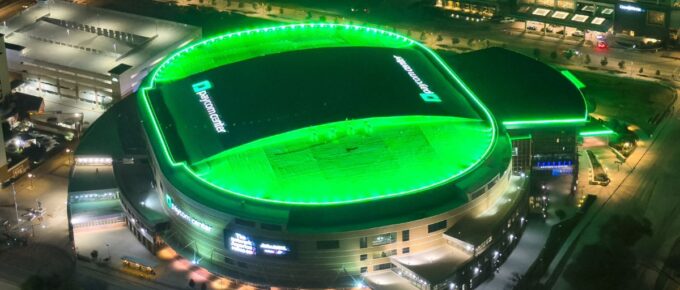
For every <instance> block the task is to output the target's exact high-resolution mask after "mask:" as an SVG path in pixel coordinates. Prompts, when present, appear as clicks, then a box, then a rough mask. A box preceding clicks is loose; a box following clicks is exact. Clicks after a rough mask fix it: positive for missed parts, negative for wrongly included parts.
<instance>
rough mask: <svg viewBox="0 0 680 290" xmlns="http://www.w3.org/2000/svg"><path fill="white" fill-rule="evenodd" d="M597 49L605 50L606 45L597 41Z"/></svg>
mask: <svg viewBox="0 0 680 290" xmlns="http://www.w3.org/2000/svg"><path fill="white" fill-rule="evenodd" d="M597 48H600V49H605V48H607V43H606V42H604V41H598V42H597Z"/></svg>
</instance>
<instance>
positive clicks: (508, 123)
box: [503, 115, 588, 127]
mask: <svg viewBox="0 0 680 290" xmlns="http://www.w3.org/2000/svg"><path fill="white" fill-rule="evenodd" d="M586 121H588V118H587V115H586V118H584V119H554V120H531V121H503V125H506V126H508V127H519V126H521V125H555V124H565V123H573V124H577V123H585V122H586Z"/></svg>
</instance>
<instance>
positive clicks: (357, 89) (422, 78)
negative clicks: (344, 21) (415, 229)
mask: <svg viewBox="0 0 680 290" xmlns="http://www.w3.org/2000/svg"><path fill="white" fill-rule="evenodd" d="M139 100H140V109H141V111H142V118H143V119H144V121H145V122H144V124H145V125H146V126H147V127H146V129H147V133H148V134H149V135H150V140H151V143H152V145H153V146H154V150H155V152H156V154H157V157H158V158H159V160H160V161H159V163H161V167H162V168H165V169H166V170H164V173H165V174H166V177H168V179H170V180H174V185H175V186H180V187H181V185H182V184H183V183H186V182H190V183H196V184H201V185H204V186H207V187H208V188H210V189H211V191H214V192H218V193H226V194H228V195H229V196H231V197H232V198H233V197H240V198H245V199H247V200H251V201H259V202H266V203H273V204H287V205H337V204H347V203H355V202H358V201H368V200H376V199H384V198H387V197H393V196H400V195H407V194H411V193H415V192H420V191H424V190H427V189H432V188H436V187H439V186H440V185H444V184H450V183H451V181H453V180H456V179H457V178H459V177H461V176H464V175H465V174H466V173H469V172H470V171H471V170H473V169H474V168H476V167H477V166H478V165H479V164H480V163H482V162H483V161H485V160H486V158H487V157H488V155H489V154H490V152H491V151H492V149H493V148H494V145H495V144H496V142H497V140H496V139H497V138H498V128H497V127H496V123H495V120H494V119H493V116H492V115H491V113H490V112H489V111H488V110H487V109H486V108H485V107H484V105H483V104H482V103H481V102H480V101H479V100H478V99H477V98H476V97H475V95H474V93H472V91H470V90H469V89H468V88H467V87H466V85H465V84H464V83H463V82H462V81H461V80H460V78H458V76H457V75H456V74H455V73H454V72H453V71H452V70H450V69H449V68H448V66H446V65H445V64H444V63H443V61H442V60H441V59H440V58H439V57H438V56H437V55H436V54H435V53H433V52H432V51H431V50H429V49H427V48H426V47H425V46H424V45H422V44H420V43H418V42H415V41H413V40H410V39H408V38H405V37H402V36H399V35H397V34H394V33H391V32H386V31H382V30H378V29H373V28H365V27H360V26H353V25H334V24H296V25H286V26H279V27H272V28H265V29H254V30H248V31H242V32H237V33H230V34H225V35H220V36H217V37H214V38H210V39H206V40H204V41H201V42H199V43H196V44H193V45H191V46H188V47H186V48H185V49H182V50H180V51H178V52H177V53H175V54H173V55H172V56H170V57H169V58H167V59H166V60H165V61H163V62H162V63H161V64H160V65H159V67H158V68H157V70H155V71H154V72H153V73H152V74H151V77H150V78H149V79H148V83H147V84H146V86H145V87H143V88H142V90H141V94H140V98H139ZM424 160H426V162H423V161H424ZM167 169H169V170H167ZM414 172H417V173H418V174H414ZM177 174H180V175H181V176H178V175H177ZM173 176H174V177H175V178H174V179H173ZM458 192H460V191H458ZM207 194H208V193H204V194H203V195H207ZM463 194H464V193H463ZM195 198H201V197H200V196H196V197H195ZM459 199H461V200H465V199H466V198H460V197H459Z"/></svg>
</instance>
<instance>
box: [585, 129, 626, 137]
mask: <svg viewBox="0 0 680 290" xmlns="http://www.w3.org/2000/svg"><path fill="white" fill-rule="evenodd" d="M578 134H579V135H580V136H604V135H618V134H617V133H616V132H614V131H612V130H598V131H586V132H579V133H578Z"/></svg>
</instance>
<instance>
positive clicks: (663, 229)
mask: <svg viewBox="0 0 680 290" xmlns="http://www.w3.org/2000/svg"><path fill="white" fill-rule="evenodd" d="M677 105H678V103H676V107H677ZM675 113H676V114H673V115H672V116H670V117H668V118H667V119H666V120H665V121H664V122H663V123H662V125H661V126H660V127H659V128H658V129H657V133H656V135H655V138H654V139H652V140H650V141H648V142H646V145H644V147H643V148H638V149H637V150H638V151H639V154H640V155H641V156H639V159H638V158H635V156H633V157H631V158H629V159H628V161H627V162H626V163H625V164H624V165H622V166H621V171H614V170H610V173H611V174H612V175H615V176H614V178H613V180H622V182H621V183H620V185H617V184H616V183H613V184H610V185H609V186H608V187H593V186H587V187H586V189H585V190H586V191H587V193H594V194H597V195H598V203H600V204H599V206H601V208H600V210H597V209H595V210H594V211H591V213H592V215H589V216H588V217H587V218H586V220H585V221H584V222H586V223H587V227H586V228H585V229H584V230H583V234H582V237H581V238H580V239H579V240H577V244H576V250H575V251H574V253H573V254H572V255H571V257H575V256H577V255H578V252H579V251H580V249H581V248H583V246H585V245H587V244H591V243H595V242H597V241H598V232H599V227H600V225H602V224H603V223H604V222H605V221H607V220H608V219H609V218H610V217H611V216H612V215H615V214H618V215H624V214H632V215H634V216H644V217H646V218H647V219H649V220H650V221H651V223H652V228H653V232H654V233H653V235H652V236H651V237H647V238H643V239H642V240H641V241H640V242H639V243H638V244H637V245H636V247H635V249H634V251H635V253H636V254H637V256H638V257H639V258H640V263H641V264H643V265H646V266H644V267H640V271H639V276H638V277H636V278H635V279H634V284H633V285H632V287H631V289H678V288H680V284H679V283H677V282H675V281H673V280H667V279H658V278H659V272H658V270H657V269H661V268H662V267H663V262H664V261H665V260H666V258H667V257H668V255H669V253H670V252H671V249H672V248H673V246H674V245H675V244H676V242H677V240H678V239H680V219H679V218H678V216H679V215H680V199H679V198H678V195H677V185H678V180H680V168H679V167H680V146H678V145H677V136H680V117H679V116H678V115H677V112H675ZM638 160H639V161H638ZM610 166H611V165H610ZM612 167H613V166H612ZM617 175H618V176H617ZM657 279H658V280H659V283H661V284H656V283H657ZM554 289H560V290H561V289H571V287H570V286H569V284H568V283H567V282H566V281H565V280H564V278H563V277H560V279H558V281H557V283H556V285H555V287H554Z"/></svg>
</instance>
